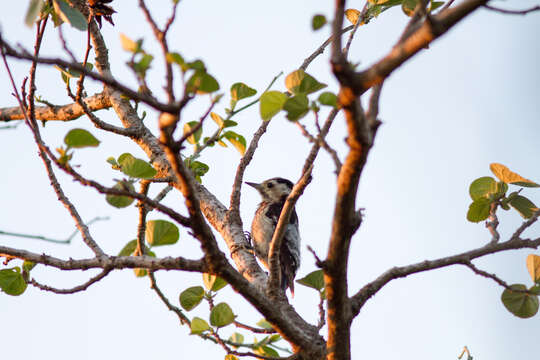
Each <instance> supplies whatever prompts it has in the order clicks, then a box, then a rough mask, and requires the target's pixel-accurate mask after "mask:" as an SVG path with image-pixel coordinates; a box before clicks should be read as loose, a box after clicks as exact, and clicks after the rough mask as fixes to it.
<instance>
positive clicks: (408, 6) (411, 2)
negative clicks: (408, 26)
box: [401, 0, 418, 16]
mask: <svg viewBox="0 0 540 360" xmlns="http://www.w3.org/2000/svg"><path fill="white" fill-rule="evenodd" d="M417 4H418V0H403V2H402V3H401V10H403V12H404V13H405V15H407V16H412V15H413V14H414V9H415V8H416V5H417Z"/></svg>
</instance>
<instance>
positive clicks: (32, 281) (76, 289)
mask: <svg viewBox="0 0 540 360" xmlns="http://www.w3.org/2000/svg"><path fill="white" fill-rule="evenodd" d="M111 271H112V269H110V268H104V269H103V271H102V272H100V273H99V274H98V275H96V276H94V277H93V278H91V279H90V280H88V281H87V282H85V283H84V284H81V285H79V286H75V287H73V288H71V289H58V288H54V287H51V286H48V285H43V284H40V283H39V282H37V281H36V280H35V279H30V284H31V285H33V286H35V287H37V288H39V289H40V290H43V291H50V292H53V293H55V294H62V295H65V294H74V293H76V292H80V291H84V290H86V289H88V288H89V287H90V286H91V285H93V284H95V283H97V282H98V281H100V280H101V279H103V278H104V277H105V276H107V275H109V273H110V272H111Z"/></svg>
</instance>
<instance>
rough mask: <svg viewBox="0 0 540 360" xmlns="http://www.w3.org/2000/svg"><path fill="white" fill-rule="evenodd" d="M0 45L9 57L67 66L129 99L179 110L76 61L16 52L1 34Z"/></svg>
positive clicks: (156, 106) (174, 105)
mask: <svg viewBox="0 0 540 360" xmlns="http://www.w3.org/2000/svg"><path fill="white" fill-rule="evenodd" d="M0 45H1V46H2V47H3V48H4V49H5V53H6V55H8V56H10V57H13V58H16V59H21V60H28V61H36V63H38V64H45V65H59V66H61V67H64V68H68V69H71V70H75V71H78V72H80V73H84V74H85V75H86V76H87V77H89V78H92V79H94V80H96V81H99V82H101V83H103V84H105V85H107V86H109V87H111V88H113V89H115V90H118V91H120V92H121V93H123V94H124V95H125V96H127V97H129V98H130V99H132V100H135V101H140V102H143V103H145V104H147V105H148V106H150V107H152V108H154V109H156V110H158V111H164V112H168V113H171V114H175V113H178V111H179V110H180V107H179V105H178V104H164V103H161V102H159V101H157V100H155V99H153V98H151V97H150V96H148V95H145V94H144V93H139V92H137V91H135V90H132V89H131V88H129V87H128V86H126V85H123V84H121V83H120V82H118V81H117V80H116V79H114V78H113V77H110V76H103V75H100V74H98V73H96V72H93V71H90V70H88V69H87V68H85V67H83V66H82V65H80V64H78V63H72V62H69V61H66V60H63V59H60V58H43V57H37V58H35V57H34V56H33V55H31V54H29V53H27V52H18V51H16V50H15V49H13V48H12V47H11V46H10V45H9V44H8V43H6V42H5V41H4V40H3V38H2V36H1V34H0Z"/></svg>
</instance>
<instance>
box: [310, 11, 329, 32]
mask: <svg viewBox="0 0 540 360" xmlns="http://www.w3.org/2000/svg"><path fill="white" fill-rule="evenodd" d="M324 25H326V16H324V15H320V14H317V15H314V16H313V18H312V19H311V28H312V29H313V30H319V29H320V28H322V27H323V26H324Z"/></svg>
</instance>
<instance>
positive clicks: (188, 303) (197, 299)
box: [180, 286, 204, 311]
mask: <svg viewBox="0 0 540 360" xmlns="http://www.w3.org/2000/svg"><path fill="white" fill-rule="evenodd" d="M203 297H204V289H203V288H202V286H192V287H190V288H187V289H186V290H184V291H182V293H181V294H180V305H182V307H183V308H184V309H185V310H186V311H190V310H193V309H194V308H195V307H196V306H197V305H199V304H200V303H201V301H202V299H203Z"/></svg>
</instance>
